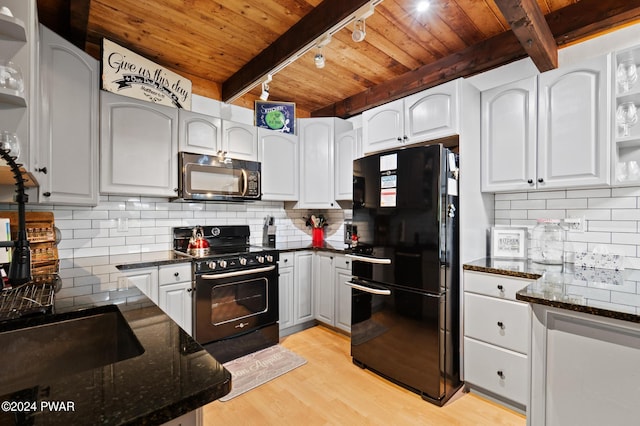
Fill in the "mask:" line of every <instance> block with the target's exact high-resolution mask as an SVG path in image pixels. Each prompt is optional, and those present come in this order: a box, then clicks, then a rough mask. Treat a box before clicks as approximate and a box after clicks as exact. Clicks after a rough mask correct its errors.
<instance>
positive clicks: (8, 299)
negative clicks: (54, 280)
mask: <svg viewBox="0 0 640 426" xmlns="http://www.w3.org/2000/svg"><path fill="white" fill-rule="evenodd" d="M55 292H56V286H55V285H53V284H49V283H38V282H37V281H35V282H34V283H32V284H26V285H23V286H20V287H15V288H12V289H7V290H2V291H0V321H6V320H10V319H16V318H22V317H24V316H28V315H32V314H49V313H53V302H54V294H55Z"/></svg>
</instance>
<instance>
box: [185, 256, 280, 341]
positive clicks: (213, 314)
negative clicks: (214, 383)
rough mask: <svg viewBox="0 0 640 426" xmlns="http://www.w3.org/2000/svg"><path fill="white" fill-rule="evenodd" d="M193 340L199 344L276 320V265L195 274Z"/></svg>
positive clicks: (256, 327)
mask: <svg viewBox="0 0 640 426" xmlns="http://www.w3.org/2000/svg"><path fill="white" fill-rule="evenodd" d="M195 281H196V283H195V285H196V300H195V327H194V329H195V336H194V337H195V339H196V341H198V342H199V343H201V344H205V343H209V342H213V341H216V340H220V339H225V338H228V337H232V336H235V335H238V334H243V333H247V332H250V331H253V330H255V329H258V328H260V327H263V326H265V325H269V324H274V323H276V322H277V321H278V266H277V265H268V266H263V267H258V268H253V269H245V270H240V271H232V272H224V271H223V272H216V273H210V274H196V276H195Z"/></svg>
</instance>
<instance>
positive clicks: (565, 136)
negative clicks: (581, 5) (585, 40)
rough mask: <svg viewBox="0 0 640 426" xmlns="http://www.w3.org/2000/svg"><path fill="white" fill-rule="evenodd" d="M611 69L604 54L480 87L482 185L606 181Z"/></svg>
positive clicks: (504, 187)
mask: <svg viewBox="0 0 640 426" xmlns="http://www.w3.org/2000/svg"><path fill="white" fill-rule="evenodd" d="M609 69H610V56H609V55H607V56H602V57H598V58H594V59H589V60H587V61H584V62H582V63H580V64H577V65H574V66H570V67H563V68H559V69H555V70H552V71H548V72H545V73H543V74H540V75H539V76H537V77H536V76H534V77H531V78H528V79H524V80H521V81H516V82H514V83H510V84H507V85H504V86H500V87H497V88H494V89H491V90H487V91H485V92H483V93H482V190H483V191H486V192H499V191H519V190H527V189H552V188H570V187H591V186H602V185H608V184H609V182H610V170H611V166H610V163H611V160H610V159H611V154H610V146H611V126H610V118H609V117H610V113H609V112H610V77H609V76H610V71H609ZM536 85H537V88H536Z"/></svg>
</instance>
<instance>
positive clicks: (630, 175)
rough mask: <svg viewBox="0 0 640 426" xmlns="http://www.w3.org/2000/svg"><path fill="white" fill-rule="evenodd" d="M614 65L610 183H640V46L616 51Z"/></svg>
mask: <svg viewBox="0 0 640 426" xmlns="http://www.w3.org/2000/svg"><path fill="white" fill-rule="evenodd" d="M613 67H614V69H613V75H614V82H613V93H614V97H613V126H612V133H613V135H612V137H613V159H614V168H613V170H614V177H613V183H614V184H615V185H640V166H639V164H640V126H639V125H638V121H639V115H640V78H639V76H638V74H639V73H640V69H639V68H640V46H635V47H632V48H629V49H625V50H620V51H617V52H615V55H614V61H613Z"/></svg>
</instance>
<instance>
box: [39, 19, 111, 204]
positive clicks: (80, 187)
mask: <svg viewBox="0 0 640 426" xmlns="http://www.w3.org/2000/svg"><path fill="white" fill-rule="evenodd" d="M99 69H100V67H99V62H98V61H96V60H95V59H93V58H92V57H91V56H89V55H87V54H86V53H85V52H83V51H82V50H80V49H78V48H77V47H75V46H74V45H73V44H71V43H69V42H68V41H66V40H65V39H63V38H62V37H60V36H58V35H57V34H55V33H54V32H52V31H51V30H49V29H48V28H46V27H44V26H42V25H41V26H40V83H41V84H40V90H41V96H40V102H39V104H38V108H39V120H40V124H39V132H40V134H39V137H38V138H34V139H33V140H32V143H33V145H34V147H35V158H34V171H35V172H36V178H37V180H38V182H39V184H40V188H39V199H38V201H39V202H41V203H55V204H74V205H94V206H95V205H97V204H98V123H99V122H98V117H99V115H98V114H99V107H100V102H99V99H98V96H99V90H98V85H99V76H100V73H99ZM71 171H73V172H71Z"/></svg>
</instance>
